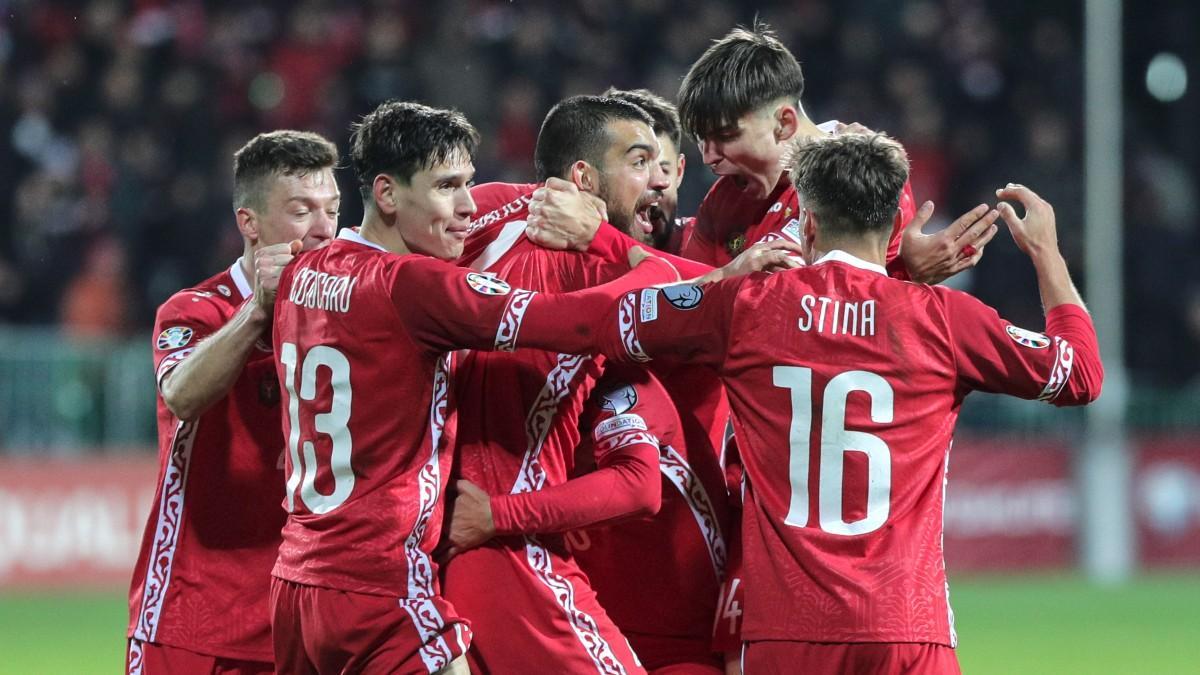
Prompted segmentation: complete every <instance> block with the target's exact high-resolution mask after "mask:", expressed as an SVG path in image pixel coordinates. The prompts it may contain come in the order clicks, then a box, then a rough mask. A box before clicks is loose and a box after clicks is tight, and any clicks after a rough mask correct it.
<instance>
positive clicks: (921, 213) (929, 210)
mask: <svg viewBox="0 0 1200 675" xmlns="http://www.w3.org/2000/svg"><path fill="white" fill-rule="evenodd" d="M932 215H933V202H931V201H926V202H925V203H924V204H921V208H919V209H917V212H916V213H914V214H913V217H912V220H910V221H908V225H905V226H904V234H905V235H906V236H916V235H918V234H921V228H923V227H925V223H927V222H929V218H930V217H931V216H932Z"/></svg>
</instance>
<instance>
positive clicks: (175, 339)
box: [157, 326, 193, 349]
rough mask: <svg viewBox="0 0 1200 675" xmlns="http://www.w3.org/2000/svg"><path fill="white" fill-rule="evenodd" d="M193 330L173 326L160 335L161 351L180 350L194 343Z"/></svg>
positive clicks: (159, 344) (159, 345) (159, 346)
mask: <svg viewBox="0 0 1200 675" xmlns="http://www.w3.org/2000/svg"><path fill="white" fill-rule="evenodd" d="M192 335H193V333H192V329H191V328H188V327H187V326H171V327H170V328H167V329H166V330H164V331H163V332H161V333H159V334H158V343H157V344H158V348H159V349H179V348H180V347H182V346H184V345H186V344H187V343H189V342H191V341H192Z"/></svg>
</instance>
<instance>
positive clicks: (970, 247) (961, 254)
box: [900, 202, 1000, 284]
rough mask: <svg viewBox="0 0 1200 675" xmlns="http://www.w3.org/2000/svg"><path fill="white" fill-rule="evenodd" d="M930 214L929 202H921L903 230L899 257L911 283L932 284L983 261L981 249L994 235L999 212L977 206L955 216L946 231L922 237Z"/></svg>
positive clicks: (984, 206)
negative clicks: (910, 278)
mask: <svg viewBox="0 0 1200 675" xmlns="http://www.w3.org/2000/svg"><path fill="white" fill-rule="evenodd" d="M932 215H933V202H925V203H924V204H922V205H921V208H920V209H918V210H917V213H916V215H914V216H913V219H912V220H911V221H909V223H908V226H907V227H905V228H904V232H903V234H902V235H901V241H900V257H901V258H903V259H904V266H905V267H906V268H908V274H909V276H910V277H912V279H913V281H917V282H919V283H923V284H936V283H939V282H941V281H944V280H946V279H948V278H950V277H952V276H954V275H955V274H958V273H959V272H961V271H963V270H965V269H969V268H971V267H974V266H975V265H977V264H978V263H979V261H980V260H981V259H982V258H983V247H984V246H986V245H987V243H988V242H989V241H991V240H992V237H994V236H996V232H997V231H998V229H999V228H998V227H997V226H996V219H997V218H999V217H1000V212H999V211H996V210H995V209H989V208H988V205H987V204H980V205H979V206H976V207H975V208H973V209H971V210H970V211H967V212H966V213H964V214H963V215H961V216H959V217H958V219H957V220H955V221H954V222H953V223H950V226H949V227H947V228H946V229H944V230H942V231H940V232H935V233H933V234H925V233H924V232H922V228H924V227H925V223H927V222H929V218H930V217H931V216H932Z"/></svg>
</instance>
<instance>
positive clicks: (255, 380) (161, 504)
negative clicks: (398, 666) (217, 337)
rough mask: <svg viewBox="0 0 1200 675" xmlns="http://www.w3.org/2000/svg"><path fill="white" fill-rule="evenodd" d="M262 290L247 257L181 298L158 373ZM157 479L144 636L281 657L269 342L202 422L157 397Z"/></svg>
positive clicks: (140, 603) (145, 556)
mask: <svg viewBox="0 0 1200 675" xmlns="http://www.w3.org/2000/svg"><path fill="white" fill-rule="evenodd" d="M252 293H253V289H252V288H251V286H250V283H249V281H248V280H247V279H246V275H245V273H244V272H243V271H242V267H241V260H239V261H238V262H236V263H234V265H233V266H232V267H231V268H229V269H228V270H227V271H224V272H222V273H220V274H218V275H216V276H214V277H212V278H211V279H208V280H206V281H204V282H202V283H200V284H199V285H197V286H195V287H193V288H188V289H185V290H182V291H180V292H178V293H176V294H175V295H173V296H171V297H170V299H168V300H167V301H166V302H165V303H163V305H162V306H161V307H159V308H158V315H157V317H156V318H155V323H154V336H155V337H154V345H153V347H154V366H155V369H156V371H157V377H156V379H157V381H158V382H160V383H161V382H162V379H163V377H164V376H165V375H166V374H167V373H168V372H170V371H171V369H172V368H174V367H175V366H177V365H179V363H181V362H182V361H183V360H184V359H186V358H188V356H190V355H191V354H192V352H193V351H194V350H195V348H196V345H197V344H198V343H199V342H200V341H201V340H203V339H205V338H207V337H209V336H210V335H212V334H213V333H215V332H217V330H219V329H220V328H221V327H222V326H224V325H225V324H226V323H227V322H228V321H229V319H230V318H232V317H233V315H234V314H236V313H237V311H238V309H239V308H240V307H241V306H242V304H243V303H245V302H248V301H249V298H250V296H251V294H252ZM157 399H158V400H157V405H158V462H159V470H158V487H157V489H156V490H155V495H154V502H153V507H152V508H153V510H152V511H151V513H150V517H149V519H148V520H147V522H146V531H145V534H144V535H143V537H142V547H141V552H140V553H139V555H138V561H137V565H136V566H135V567H134V571H133V583H132V584H131V585H130V589H129V614H130V619H129V627H128V631H127V633H126V635H127V637H131V638H134V639H137V640H141V641H143V642H150V643H155V644H163V645H169V646H172V647H179V648H183V649H188V650H191V651H195V652H199V653H202V654H210V655H214V656H221V657H226V658H234V659H247V660H253V661H272V660H273V658H272V649H271V626H270V618H269V617H270V613H269V597H268V596H269V593H270V586H271V576H270V575H271V565H272V564H273V563H274V561H275V555H276V553H277V551H278V549H279V530H280V528H281V527H283V523H284V519H285V518H286V515H287V514H286V513H284V511H283V510H282V509H280V508H279V501H280V499H282V498H283V480H282V475H281V471H280V463H279V462H280V459H281V455H282V453H283V447H284V446H283V432H282V430H281V429H280V427H279V414H280V413H279V410H280V408H279V387H278V383H277V381H276V379H275V367H274V360H273V358H272V354H271V349H270V345H268V344H267V343H266V342H265V341H260V342H259V343H258V345H257V347H256V348H255V349H253V350H252V351H251V353H250V357H249V358H248V359H247V361H246V365H245V366H244V367H243V369H242V372H241V374H240V375H238V378H237V380H236V381H235V382H234V384H233V387H232V389H230V391H229V393H228V394H226V395H225V396H224V397H222V398H221V399H220V400H218V401H217V402H216V403H214V404H213V405H212V406H211V407H209V408H208V410H206V411H205V412H204V413H203V414H202V415H200V417H199V418H198V419H196V420H194V421H191V422H185V421H181V420H179V419H177V418H176V417H175V416H174V415H173V414H172V413H171V411H170V410H169V409H168V408H167V406H166V404H165V403H164V402H163V398H162V394H161V393H159V394H158V396H157Z"/></svg>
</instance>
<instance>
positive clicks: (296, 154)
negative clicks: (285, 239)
mask: <svg viewBox="0 0 1200 675" xmlns="http://www.w3.org/2000/svg"><path fill="white" fill-rule="evenodd" d="M337 163H338V149H337V146H336V145H334V144H333V143H332V142H330V141H329V139H327V138H325V137H324V136H322V135H320V134H314V133H312V132H310V131H291V130H288V129H284V130H281V131H271V132H268V133H264V134H259V135H257V136H255V137H254V138H252V139H250V142H248V143H246V144H245V145H243V146H242V147H241V149H240V150H238V151H237V152H235V153H233V208H234V209H240V208H243V207H248V208H252V209H262V208H264V207H265V202H264V198H265V194H264V192H265V190H264V188H265V186H266V182H267V179H269V178H273V177H276V176H305V175H308V174H310V173H312V172H314V171H320V170H322V169H331V168H333V167H334V166H335V165H337Z"/></svg>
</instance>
